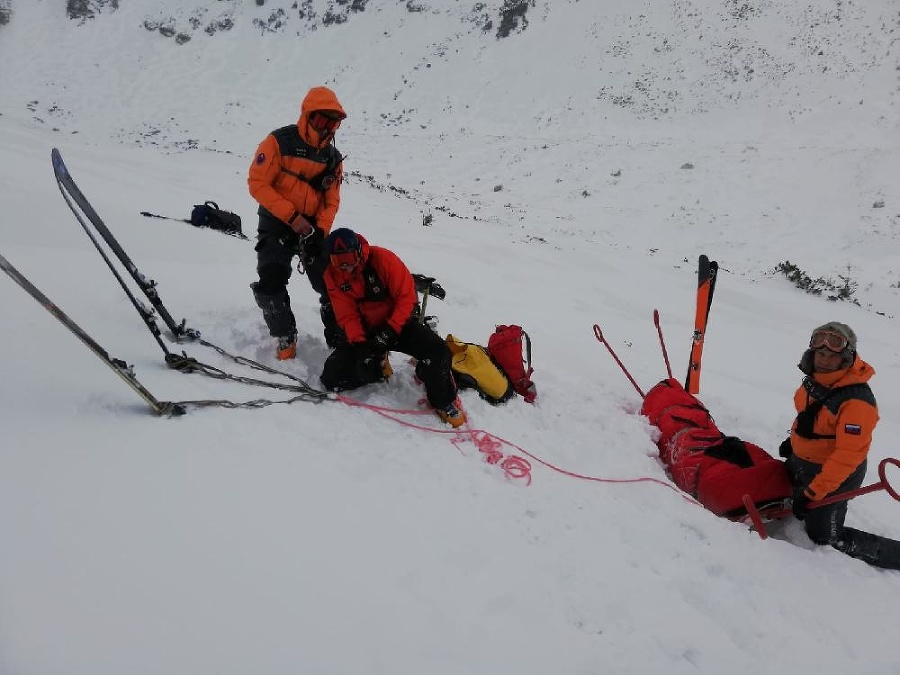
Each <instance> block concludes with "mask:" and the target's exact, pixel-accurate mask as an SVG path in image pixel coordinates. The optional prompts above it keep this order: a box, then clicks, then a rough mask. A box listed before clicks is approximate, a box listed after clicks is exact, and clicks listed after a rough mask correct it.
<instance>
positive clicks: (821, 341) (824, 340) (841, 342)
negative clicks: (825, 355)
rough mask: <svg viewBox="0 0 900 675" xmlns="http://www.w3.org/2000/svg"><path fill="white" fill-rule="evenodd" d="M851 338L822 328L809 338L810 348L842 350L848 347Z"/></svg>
mask: <svg viewBox="0 0 900 675" xmlns="http://www.w3.org/2000/svg"><path fill="white" fill-rule="evenodd" d="M848 344H849V340H847V338H846V337H845V336H843V335H841V334H840V333H831V332H829V331H824V330H820V331H818V332H816V333H813V334H812V337H811V338H810V339H809V348H810V349H823V348H824V349H827V350H828V351H830V352H842V351H844V350H845V349H846V348H847V345H848Z"/></svg>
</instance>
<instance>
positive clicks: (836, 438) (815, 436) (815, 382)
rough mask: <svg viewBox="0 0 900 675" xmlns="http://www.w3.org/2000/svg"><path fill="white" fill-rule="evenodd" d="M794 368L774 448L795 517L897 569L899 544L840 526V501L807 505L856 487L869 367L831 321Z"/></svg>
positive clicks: (848, 332) (863, 453) (868, 427)
mask: <svg viewBox="0 0 900 675" xmlns="http://www.w3.org/2000/svg"><path fill="white" fill-rule="evenodd" d="M799 367H800V370H801V371H803V373H804V374H805V375H806V377H805V378H804V380H803V384H802V385H801V386H800V388H799V389H797V392H796V393H795V394H794V406H795V407H796V409H797V418H796V419H795V420H794V424H793V426H792V428H791V437H790V439H788V440H786V441H785V442H784V443H782V444H781V448H780V449H779V454H780V455H781V456H782V457H785V458H786V459H787V468H788V472H789V473H790V476H791V481H792V483H793V484H794V499H793V508H794V515H796V516H797V518H799V519H800V520H803V523H804V526H805V527H806V534H807V535H808V536H809V538H810V539H812V540H813V541H814V542H815V543H817V544H830V545H832V546H833V547H834V548H836V549H838V550H839V551H841V552H843V553H846V554H847V555H849V556H851V557H853V558H859V559H860V560H863V561H865V562H867V563H869V564H870V565H875V566H877V567H886V568H889V569H900V542H898V541H894V540H893V539H887V538H886V537H879V536H877V535H874V534H870V533H868V532H862V531H860V530H857V529H854V528H852V527H844V519H845V518H846V516H847V502H846V501H842V502H838V503H836V504H829V505H828V506H819V507H816V508H808V506H809V503H810V502H812V501H816V500H819V499H823V498H825V497H827V496H828V495H831V494H834V493H837V492H846V491H847V490H855V489H856V488H858V487H860V486H861V485H862V482H863V479H864V478H865V476H866V458H867V456H868V454H869V448H870V446H871V444H872V432H873V431H874V430H875V425H876V424H877V423H878V408H877V406H876V404H875V396H874V395H873V394H872V390H871V389H870V388H869V384H868V382H869V380H870V379H871V378H872V376H873V375H874V374H875V369H874V368H872V366H870V365H869V364H868V363H866V362H865V361H863V360H862V359H861V358H860V357H859V356H858V355H857V353H856V334H855V333H854V332H853V330H852V329H851V328H850V326H848V325H847V324H844V323H839V322H837V321H831V322H829V323H826V324H825V325H823V326H819V327H818V328H816V329H815V330H814V331H813V332H812V337H811V338H810V340H809V349H807V350H806V351H805V352H804V353H803V357H802V358H801V359H800V365H799Z"/></svg>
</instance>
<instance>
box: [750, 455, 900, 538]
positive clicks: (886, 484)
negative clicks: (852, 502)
mask: <svg viewBox="0 0 900 675" xmlns="http://www.w3.org/2000/svg"><path fill="white" fill-rule="evenodd" d="M888 465H891V466H895V467H897V468H898V469H900V459H894V458H893V457H885V458H884V459H883V460H881V461H880V462H879V463H878V479H879V480H878V482H877V483H872V484H871V485H865V486H863V487H861V488H857V489H856V490H847V491H846V492H838V493H837V494H833V495H830V496H828V497H824V498H823V499H819V500H817V501H814V502H810V503H809V504H808V505H807V508H808V509H817V508H819V507H820V506H828V505H829V504H836V503H838V502H845V501H847V500H849V499H853V498H854V497H859V496H860V495H866V494H869V493H870V492H878V491H879V490H885V491H886V492H887V493H888V494H889V495H890V496H891V497H893V498H894V499H896V500H897V501H898V502H900V492H898V491H897V489H896V488H895V487H894V486H893V485H891V483H890V481H889V480H888V478H887V467H888ZM743 502H744V507H745V508H746V509H747V515H748V516H750V522H751V523H753V527H754V529H755V530H756V532H757V534H759V538H760V539H766V538H767V537H768V536H769V533H768V532H766V524H765V523H764V522H763V519H762V516H761V515H760V513H759V509H757V508H756V504H754V503H753V499H752V498H751V497H750V495H744V497H743ZM791 513H793V511H792V510H791V509H781V510H780V511H775V512H773V513H766V518H768V519H769V520H777V519H778V518H784V517H786V516H789V515H791Z"/></svg>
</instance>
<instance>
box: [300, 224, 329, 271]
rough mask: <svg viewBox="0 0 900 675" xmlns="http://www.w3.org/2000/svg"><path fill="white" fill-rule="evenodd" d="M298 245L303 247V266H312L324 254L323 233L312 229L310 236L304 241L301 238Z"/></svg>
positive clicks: (316, 228) (314, 228)
mask: <svg viewBox="0 0 900 675" xmlns="http://www.w3.org/2000/svg"><path fill="white" fill-rule="evenodd" d="M300 242H301V243H300V245H301V246H302V247H303V260H304V264H306V265H307V266H308V265H312V264H313V263H314V262H315V261H316V260H318V259H319V258H320V257H321V256H322V254H323V253H325V233H324V232H322V230H320V229H319V228H318V227H313V231H312V234H310V235H309V236H308V237H307V238H306V239H303V238H302V237H301V239H300Z"/></svg>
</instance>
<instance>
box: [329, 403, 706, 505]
mask: <svg viewBox="0 0 900 675" xmlns="http://www.w3.org/2000/svg"><path fill="white" fill-rule="evenodd" d="M337 400H338V401H340V402H341V403H344V404H346V405H349V406H353V407H356V408H365V409H367V410H371V411H372V412H374V413H376V414H378V415H381V416H382V417H386V418H387V419H389V420H393V421H394V422H397V423H398V424H401V425H403V426H405V427H409V428H411V429H418V430H420V431H427V432H430V433H434V434H446V435H449V436H451V437H452V438H451V443H453V444H454V445H455V446H456V448H457V450H459V451H460V452H462V449H461V448H460V447H459V446H460V444H462V443H465V442H471V443H473V444H474V445H475V447H476V448H478V450H479V452H481V453H482V454H483V455H484V458H485V461H486V462H487V463H488V464H491V465H494V466H499V467H500V468H501V469H503V472H504V474H505V475H506V476H507V477H508V478H512V479H518V478H522V479H524V480H525V484H526V485H531V463H530V462H529V461H528V460H527V459H525V458H524V457H519V456H518V455H512V454H511V455H505V454H504V453H503V452H502V450H501V448H503V447H504V446H506V447H510V448H512V449H514V450H516V451H517V452H519V453H521V454H522V455H525V457H528V458H530V459H531V460H533V461H534V462H536V463H538V464H541V465H542V466H545V467H546V468H548V469H550V470H551V471H555V472H557V473H560V474H562V475H564V476H568V477H569V478H576V479H578V480H586V481H591V482H594V483H656V484H658V485H662V486H664V487H667V488H669V489H670V490H672V491H673V492H676V493H677V494H678V495H679V496H681V497H683V498H684V499H686V500H687V501H690V502H692V503H695V504H696V503H698V502H696V500H694V499H692V498H691V497H689V496H688V495H686V494H684V493H683V492H682V491H681V490H679V489H678V488H677V487H675V486H674V485H672V484H671V483H668V482H666V481H664V480H660V479H659V478H653V477H652V476H639V477H637V478H600V477H598V476H587V475H585V474H580V473H576V472H574V471H568V470H567V469H563V468H561V467H558V466H556V465H554V464H552V463H550V462H548V461H546V460H544V459H541V458H540V457H538V456H537V455H535V454H533V453H530V452H528V451H527V450H525V448H523V447H521V446H519V445H516V444H515V443H513V442H512V441H508V440H506V439H505V438H501V437H500V436H496V435H494V434H492V433H491V432H489V431H485V430H483V429H472V428H468V427H469V424H468V422H467V423H466V424H464V425H463V426H464V427H467V428H459V429H435V428H433V427H427V426H423V425H421V424H414V423H412V422H409V421H407V420H404V419H403V418H402V417H399V416H400V415H433V414H434V412H433V411H432V410H403V409H399V408H387V407H384V406H376V405H371V404H369V403H363V402H362V401H357V400H355V399H352V398H350V397H348V396H344V395H342V394H339V395H338V396H337Z"/></svg>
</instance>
